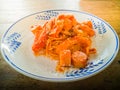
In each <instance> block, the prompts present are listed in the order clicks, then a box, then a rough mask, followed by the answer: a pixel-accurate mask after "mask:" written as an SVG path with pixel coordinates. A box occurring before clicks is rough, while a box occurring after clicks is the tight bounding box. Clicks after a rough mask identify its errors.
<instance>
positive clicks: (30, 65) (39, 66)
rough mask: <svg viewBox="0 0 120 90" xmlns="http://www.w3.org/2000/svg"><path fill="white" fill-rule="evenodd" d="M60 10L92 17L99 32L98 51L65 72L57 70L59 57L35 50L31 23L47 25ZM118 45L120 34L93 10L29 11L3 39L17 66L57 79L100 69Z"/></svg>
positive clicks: (39, 76) (84, 75)
mask: <svg viewBox="0 0 120 90" xmlns="http://www.w3.org/2000/svg"><path fill="white" fill-rule="evenodd" d="M59 14H73V15H74V16H75V18H76V19H77V20H78V21H79V22H83V21H87V20H90V21H92V23H93V28H94V30H95V32H96V35H95V37H93V39H92V40H93V47H95V48H96V49H97V54H96V55H91V56H90V60H89V62H88V65H87V67H86V68H84V69H73V68H71V69H70V70H68V71H66V72H65V73H58V72H56V71H55V67H56V63H57V62H56V61H54V60H49V58H47V57H43V56H40V57H36V56H34V54H33V52H32V49H31V46H32V43H33V41H34V36H33V34H32V32H31V31H30V27H31V26H32V25H35V24H41V25H43V24H44V23H45V22H46V21H47V20H49V19H51V18H53V17H56V16H57V15H59ZM118 49H119V39H118V36H117V34H116V32H115V30H114V29H113V28H112V27H111V26H110V25H109V24H108V23H107V22H105V21H104V20H102V19H100V18H98V17H96V16H94V15H92V14H89V13H86V12H80V11H73V10H48V11H42V12H37V13H34V14H31V15H28V16H26V17H24V18H22V19H20V20H18V21H17V22H15V23H14V24H13V25H12V26H10V28H9V29H8V30H7V31H6V32H5V34H4V35H3V37H2V40H1V53H2V55H3V57H4V59H5V61H7V62H8V64H10V65H11V66H12V67H13V68H14V69H16V70H17V71H18V72H20V73H22V74H24V75H27V76H29V77H32V78H35V79H38V80H44V81H53V82H66V81H75V80H81V79H85V78H88V77H90V76H93V75H95V74H97V73H99V72H100V71H102V70H104V69H105V68H106V67H107V66H108V65H110V63H111V62H112V61H113V60H114V58H115V56H116V55H117V53H118Z"/></svg>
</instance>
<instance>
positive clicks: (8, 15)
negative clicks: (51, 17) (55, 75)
mask: <svg viewBox="0 0 120 90" xmlns="http://www.w3.org/2000/svg"><path fill="white" fill-rule="evenodd" d="M48 9H72V10H82V11H86V12H89V13H92V14H95V15H96V16H98V17H100V18H102V19H104V20H106V21H107V22H108V23H110V24H111V25H112V26H113V28H114V29H115V30H116V32H117V34H118V36H119V37H120V0H0V39H1V37H2V35H3V33H4V32H5V31H6V30H7V29H8V27H9V26H10V25H11V24H13V23H14V22H15V21H17V20H18V19H20V18H22V17H24V16H26V15H29V14H32V13H35V12H39V11H43V10H48ZM118 88H120V51H119V52H118V55H117V56H116V58H115V60H114V61H113V63H112V64H111V65H110V66H109V67H108V68H107V69H105V70H104V71H102V72H101V73H99V74H97V75H95V76H93V77H90V78H88V79H85V80H81V81H76V82H70V83H50V82H43V81H38V80H35V79H32V78H29V77H26V76H24V75H22V74H20V73H18V72H16V71H15V70H14V69H13V68H11V67H10V66H9V65H8V64H7V63H6V62H5V61H4V60H3V58H2V57H1V55H0V90H6V89H9V90H18V89H20V90H22V89H26V90H37V89H39V90H61V89H63V90H65V89H66V90H67V89H69V90H80V89H82V90H89V89H90V90H113V89H115V90H116V89H118Z"/></svg>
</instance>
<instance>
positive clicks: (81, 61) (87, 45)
mask: <svg viewBox="0 0 120 90" xmlns="http://www.w3.org/2000/svg"><path fill="white" fill-rule="evenodd" d="M31 29H32V33H33V34H34V36H35V39H34V43H33V46H32V50H33V52H34V54H35V55H36V56H39V55H45V56H48V57H50V58H52V59H54V60H58V64H57V66H56V70H57V71H60V72H64V71H65V70H66V69H69V68H70V67H73V68H84V67H85V66H86V65H87V62H88V59H89V55H90V54H95V53H96V49H95V48H91V45H92V40H91V37H93V36H94V35H95V31H94V30H93V28H92V22H91V21H86V22H81V23H80V22H78V21H77V20H76V19H75V17H74V16H73V15H69V14H67V15H66V14H65V15H64V14H61V15H59V16H58V17H55V18H52V19H50V20H49V21H47V22H46V23H45V24H44V25H43V26H41V25H34V26H32V27H31Z"/></svg>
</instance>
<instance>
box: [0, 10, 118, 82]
mask: <svg viewBox="0 0 120 90" xmlns="http://www.w3.org/2000/svg"><path fill="white" fill-rule="evenodd" d="M47 11H68V12H76V13H83V14H87V15H89V16H92V17H95V18H96V19H99V20H100V21H102V22H104V23H105V24H106V25H108V27H109V28H110V29H111V30H112V32H113V33H114V35H115V40H116V48H115V51H114V53H113V55H112V57H110V59H109V60H108V61H107V63H105V65H104V66H103V67H101V68H99V69H97V70H96V71H94V73H92V74H90V75H89V76H88V75H86V76H84V77H83V78H81V77H74V78H73V77H69V78H48V77H44V76H39V75H35V74H33V73H29V72H27V71H25V70H23V69H21V68H19V67H18V66H17V65H15V64H14V63H12V61H11V60H10V59H9V57H8V56H7V55H6V54H5V51H4V49H3V48H2V42H4V38H5V36H6V35H7V33H8V32H9V31H10V30H11V28H12V27H13V26H14V25H15V24H17V23H18V22H19V21H22V20H24V19H25V18H27V17H29V16H33V15H35V14H39V13H43V12H47ZM0 49H1V54H2V57H3V58H4V60H5V61H6V62H7V63H8V64H9V65H10V66H12V68H14V69H15V70H16V71H18V72H19V73H22V74H24V75H26V76H28V77H31V78H34V79H37V80H38V79H39V80H43V81H50V82H70V81H76V80H82V79H85V78H88V77H91V76H93V75H96V74H97V73H99V72H101V71H103V70H104V69H105V68H106V67H108V66H109V65H110V64H111V63H112V62H113V61H114V59H115V57H116V55H117V53H118V51H119V37H118V35H117V33H116V31H115V30H114V28H113V27H112V26H111V25H110V24H109V23H107V22H106V21H105V20H103V19H101V18H99V17H97V16H95V15H93V14H91V13H88V12H85V11H77V10H67V9H55V10H44V11H40V12H36V13H32V14H29V15H27V16H25V17H23V18H21V19H19V20H17V21H16V22H14V23H13V24H12V25H11V26H10V27H9V28H8V29H7V30H6V32H5V33H4V34H3V36H2V38H1V46H0Z"/></svg>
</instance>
